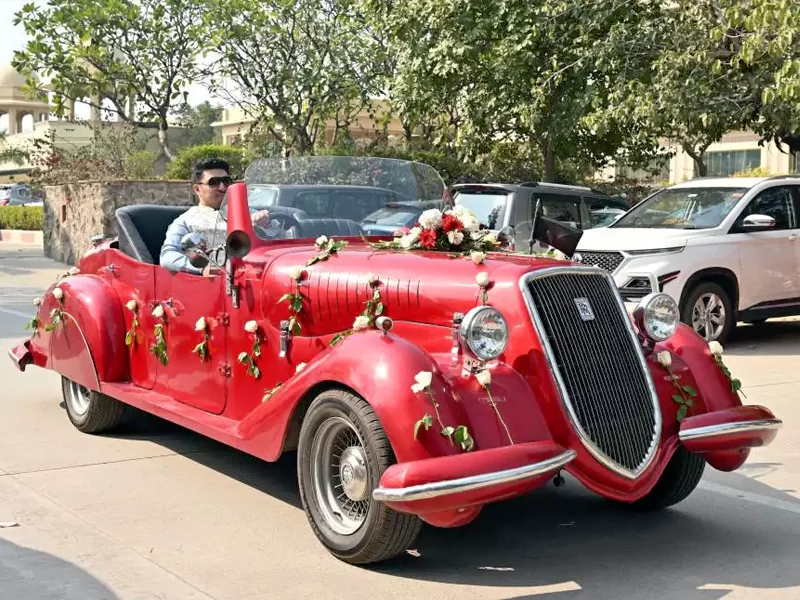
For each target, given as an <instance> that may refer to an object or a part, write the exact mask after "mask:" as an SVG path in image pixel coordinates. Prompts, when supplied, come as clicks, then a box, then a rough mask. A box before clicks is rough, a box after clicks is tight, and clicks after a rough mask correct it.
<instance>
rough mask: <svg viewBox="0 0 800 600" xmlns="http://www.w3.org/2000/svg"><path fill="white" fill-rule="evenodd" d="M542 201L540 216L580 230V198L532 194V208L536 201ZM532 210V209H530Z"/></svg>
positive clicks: (564, 195) (563, 195)
mask: <svg viewBox="0 0 800 600" xmlns="http://www.w3.org/2000/svg"><path fill="white" fill-rule="evenodd" d="M537 198H538V199H540V200H541V201H542V214H543V215H544V216H545V217H547V218H549V219H553V220H554V221H558V222H560V223H563V224H564V225H569V226H570V227H575V228H577V229H581V224H582V219H581V198H580V196H577V195H572V194H548V193H534V194H533V199H532V202H531V204H532V206H534V207H535V206H536V199H537ZM531 210H533V209H531Z"/></svg>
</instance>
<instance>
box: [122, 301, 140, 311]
mask: <svg viewBox="0 0 800 600" xmlns="http://www.w3.org/2000/svg"><path fill="white" fill-rule="evenodd" d="M125 307H126V308H127V309H128V310H136V309H137V308H138V307H139V305H138V304H137V303H136V300H128V303H127V304H126V305H125Z"/></svg>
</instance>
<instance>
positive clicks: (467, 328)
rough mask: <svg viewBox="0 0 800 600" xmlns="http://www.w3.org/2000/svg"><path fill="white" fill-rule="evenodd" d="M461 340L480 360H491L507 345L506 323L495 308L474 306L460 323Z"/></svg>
mask: <svg viewBox="0 0 800 600" xmlns="http://www.w3.org/2000/svg"><path fill="white" fill-rule="evenodd" d="M459 333H460V335H461V339H462V340H463V342H464V343H465V344H466V345H467V347H468V348H469V349H470V351H471V352H472V353H473V354H474V355H475V356H476V357H478V358H479V359H480V360H493V359H495V358H497V357H498V356H500V355H501V354H502V353H503V352H504V351H505V349H506V346H507V345H508V323H506V320H505V318H504V317H503V315H502V314H501V313H500V311H499V310H497V309H496V308H492V307H491V306H476V307H475V308H473V309H471V310H470V311H469V312H468V313H467V314H466V315H465V316H464V320H463V321H462V322H461V331H460V332H459Z"/></svg>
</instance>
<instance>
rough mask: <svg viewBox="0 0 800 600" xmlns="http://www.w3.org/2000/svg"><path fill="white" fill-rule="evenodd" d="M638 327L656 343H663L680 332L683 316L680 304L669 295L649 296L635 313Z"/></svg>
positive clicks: (656, 293) (640, 303) (655, 294)
mask: <svg viewBox="0 0 800 600" xmlns="http://www.w3.org/2000/svg"><path fill="white" fill-rule="evenodd" d="M633 317H634V320H635V321H636V326H637V327H638V328H639V331H641V332H642V334H643V335H644V336H645V337H647V338H649V339H650V340H652V341H654V342H663V341H664V340H666V339H668V338H670V337H672V335H674V334H675V332H676V331H677V330H678V323H680V320H681V314H680V311H679V310H678V304H677V302H675V300H674V299H673V297H672V296H670V295H669V294H663V293H659V292H655V293H652V294H648V295H647V296H645V297H644V298H642V301H641V302H639V306H637V307H636V310H634V311H633Z"/></svg>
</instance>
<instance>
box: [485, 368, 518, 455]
mask: <svg viewBox="0 0 800 600" xmlns="http://www.w3.org/2000/svg"><path fill="white" fill-rule="evenodd" d="M475 379H477V380H478V383H479V384H481V387H482V388H483V389H484V390H486V395H487V396H488V398H489V404H491V405H492V408H493V409H494V412H495V414H496V415H497V419H498V420H499V421H500V424H501V425H502V426H503V429H505V430H506V435H507V436H508V441H509V442H511V444H512V445H513V444H514V439H513V438H512V437H511V432H510V431H509V430H508V425H506V422H505V421H504V420H503V415H501V414H500V407H498V406H497V403H496V402H495V401H494V398H493V397H492V391H491V387H492V374H491V373H490V372H489V371H488V370H487V369H483V370H481V371H478V372H476V373H475Z"/></svg>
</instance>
